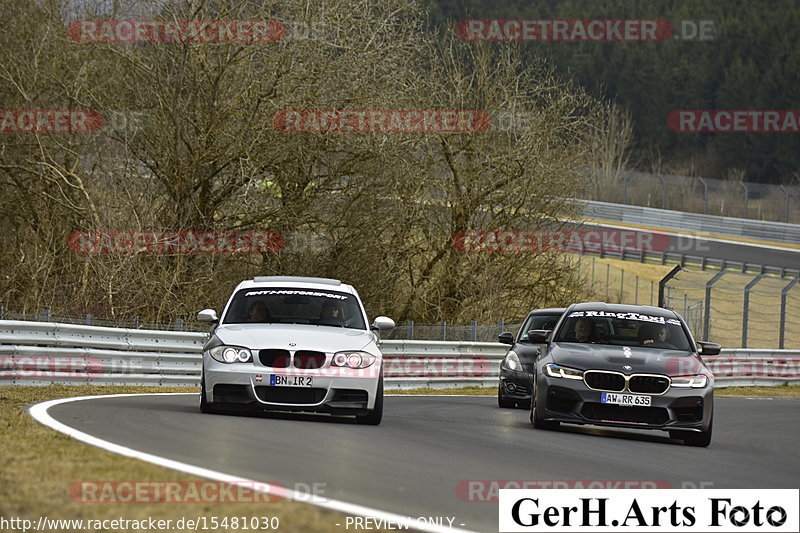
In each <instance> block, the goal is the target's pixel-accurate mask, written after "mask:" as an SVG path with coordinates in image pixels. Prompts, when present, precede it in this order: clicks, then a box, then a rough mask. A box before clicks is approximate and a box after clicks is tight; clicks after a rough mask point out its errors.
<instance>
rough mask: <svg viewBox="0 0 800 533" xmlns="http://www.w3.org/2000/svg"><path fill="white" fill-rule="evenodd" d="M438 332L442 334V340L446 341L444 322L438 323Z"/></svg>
mask: <svg viewBox="0 0 800 533" xmlns="http://www.w3.org/2000/svg"><path fill="white" fill-rule="evenodd" d="M439 331H441V333H442V340H443V341H446V340H447V322H445V321H442V322H439Z"/></svg>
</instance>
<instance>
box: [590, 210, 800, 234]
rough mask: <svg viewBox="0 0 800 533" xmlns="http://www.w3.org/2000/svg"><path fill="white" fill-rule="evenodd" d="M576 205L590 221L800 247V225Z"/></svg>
mask: <svg viewBox="0 0 800 533" xmlns="http://www.w3.org/2000/svg"><path fill="white" fill-rule="evenodd" d="M575 201H576V202H579V203H581V204H583V206H584V207H583V215H584V216H586V217H589V218H599V219H603V220H613V221H617V222H628V223H630V224H641V225H645V226H657V227H660V228H673V229H679V230H690V231H702V232H705V233H718V234H720V235H733V236H736V237H749V238H752V239H767V240H771V241H781V242H788V243H800V225H798V224H785V223H782V222H766V221H762V220H752V219H747V218H734V217H720V216H714V215H701V214H698V213H684V212H682V211H671V210H668V209H656V208H653V207H639V206H635V205H624V204H610V203H606V202H596V201H592V200H575Z"/></svg>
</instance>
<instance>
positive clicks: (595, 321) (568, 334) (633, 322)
mask: <svg viewBox="0 0 800 533" xmlns="http://www.w3.org/2000/svg"><path fill="white" fill-rule="evenodd" d="M555 341H556V342H578V343H596V344H615V345H620V346H636V347H640V348H656V349H660V350H665V349H666V350H681V351H688V350H689V349H690V344H689V339H688V337H687V336H686V332H685V331H684V329H683V326H682V325H681V322H680V321H679V320H677V319H675V318H668V317H662V316H651V315H643V314H639V313H635V312H620V313H613V312H608V311H575V312H573V313H570V315H569V316H568V317H567V319H566V320H565V321H564V323H563V324H562V325H561V328H559V331H558V332H557V333H556V337H555Z"/></svg>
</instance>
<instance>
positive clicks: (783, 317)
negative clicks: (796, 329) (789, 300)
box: [778, 278, 800, 350]
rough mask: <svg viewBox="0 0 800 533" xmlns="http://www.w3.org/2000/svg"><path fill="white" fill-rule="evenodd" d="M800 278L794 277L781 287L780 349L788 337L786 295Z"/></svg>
mask: <svg viewBox="0 0 800 533" xmlns="http://www.w3.org/2000/svg"><path fill="white" fill-rule="evenodd" d="M798 281H800V278H794V279H793V280H792V281H790V282H789V284H788V285H786V286H785V287H784V288H783V289H781V328H780V329H781V331H780V337H779V339H778V349H780V350H783V342H784V339H785V338H786V295H787V294H789V291H790V290H792V287H794V286H795V285H797V282H798Z"/></svg>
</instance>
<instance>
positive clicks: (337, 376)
mask: <svg viewBox="0 0 800 533" xmlns="http://www.w3.org/2000/svg"><path fill="white" fill-rule="evenodd" d="M373 367H374V368H373ZM380 374H381V360H380V359H379V360H378V361H376V362H375V363H374V364H373V365H372V366H371V367H368V368H366V369H362V370H352V369H346V368H337V367H323V368H320V369H313V370H303V369H297V368H271V367H265V366H261V365H259V364H257V363H232V364H228V363H220V362H219V361H216V360H215V359H213V358H211V357H209V356H207V355H204V356H203V379H204V380H205V390H206V401H207V402H210V403H211V404H212V405H214V407H215V408H218V409H225V408H226V407H228V408H240V409H253V410H275V411H307V412H317V413H329V414H334V415H365V414H367V413H368V412H369V411H370V410H372V409H374V408H375V400H376V396H377V391H378V382H379V380H380ZM309 379H310V380H311V386H308V385H307V384H308V383H309V381H308V380H309Z"/></svg>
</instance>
